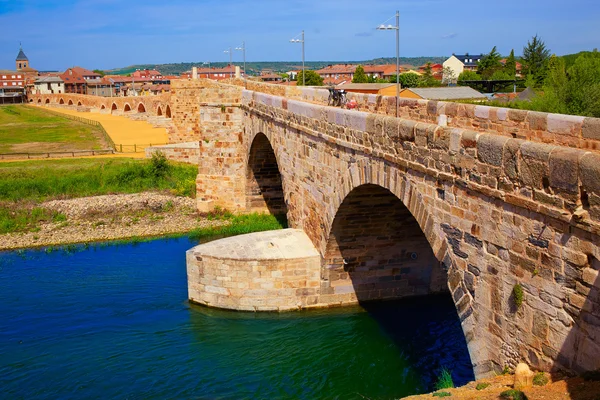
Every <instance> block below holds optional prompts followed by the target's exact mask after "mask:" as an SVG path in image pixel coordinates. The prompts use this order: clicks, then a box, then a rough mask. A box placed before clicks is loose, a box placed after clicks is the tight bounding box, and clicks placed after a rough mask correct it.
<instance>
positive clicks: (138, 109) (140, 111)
mask: <svg viewBox="0 0 600 400" xmlns="http://www.w3.org/2000/svg"><path fill="white" fill-rule="evenodd" d="M137 112H139V113H145V112H146V107H144V103H140V104H138V107H137Z"/></svg>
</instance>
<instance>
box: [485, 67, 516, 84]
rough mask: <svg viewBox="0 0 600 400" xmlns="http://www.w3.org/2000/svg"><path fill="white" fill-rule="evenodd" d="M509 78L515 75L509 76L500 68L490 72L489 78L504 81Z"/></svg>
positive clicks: (513, 77)
mask: <svg viewBox="0 0 600 400" xmlns="http://www.w3.org/2000/svg"><path fill="white" fill-rule="evenodd" d="M510 79H515V76H514V75H513V76H511V75H510V74H509V73H508V72H506V71H504V70H501V69H499V70H497V71H496V72H494V73H493V74H492V76H490V80H492V81H504V80H510Z"/></svg>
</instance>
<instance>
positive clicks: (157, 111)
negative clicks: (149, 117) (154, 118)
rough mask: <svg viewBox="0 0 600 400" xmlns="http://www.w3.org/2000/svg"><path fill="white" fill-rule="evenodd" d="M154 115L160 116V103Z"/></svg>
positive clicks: (161, 113)
mask: <svg viewBox="0 0 600 400" xmlns="http://www.w3.org/2000/svg"><path fill="white" fill-rule="evenodd" d="M156 115H158V116H159V117H161V116H162V115H163V112H162V108H161V107H160V105H159V106H158V108H157V109H156Z"/></svg>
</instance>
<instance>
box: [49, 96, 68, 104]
mask: <svg viewBox="0 0 600 400" xmlns="http://www.w3.org/2000/svg"><path fill="white" fill-rule="evenodd" d="M49 102H50V99H46V103H49ZM58 104H65V101H64V100H63V98H62V97H61V98H60V100H59V101H58Z"/></svg>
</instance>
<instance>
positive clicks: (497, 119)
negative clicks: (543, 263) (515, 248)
mask: <svg viewBox="0 0 600 400" xmlns="http://www.w3.org/2000/svg"><path fill="white" fill-rule="evenodd" d="M234 82H235V84H237V85H240V86H243V85H244V81H243V80H235V81H234ZM247 86H248V90H252V91H255V92H261V93H266V94H271V95H276V96H280V97H285V98H287V99H294V100H301V101H306V102H311V103H315V104H321V105H327V99H328V96H329V92H328V91H327V89H326V88H320V87H298V86H284V85H275V84H269V83H264V82H254V81H247ZM348 99H355V100H356V101H357V102H358V105H359V109H360V110H361V111H365V112H370V113H374V114H385V115H390V116H395V115H396V99H395V97H394V96H379V95H374V94H360V93H348ZM399 111H400V114H399V117H400V118H405V119H409V120H412V121H419V122H430V123H435V124H440V125H443V126H449V127H453V128H462V129H470V130H474V131H479V132H488V133H496V134H498V135H503V136H508V137H513V138H517V139H524V140H529V141H534V142H540V143H549V144H558V145H561V146H567V147H574V148H579V149H587V150H594V151H600V119H598V118H586V117H579V116H571V115H560V114H550V113H542V112H535V111H525V110H515V109H509V108H499V107H489V106H483V105H474V104H462V103H452V102H445V101H434V100H415V99H400V103H399Z"/></svg>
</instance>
